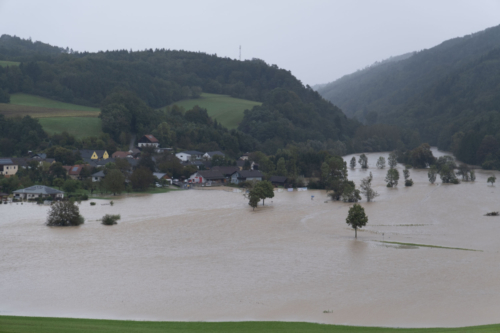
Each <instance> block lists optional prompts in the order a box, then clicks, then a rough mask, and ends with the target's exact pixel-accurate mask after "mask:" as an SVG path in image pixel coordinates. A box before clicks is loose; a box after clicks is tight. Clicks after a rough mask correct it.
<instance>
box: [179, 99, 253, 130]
mask: <svg viewBox="0 0 500 333" xmlns="http://www.w3.org/2000/svg"><path fill="white" fill-rule="evenodd" d="M174 104H175V105H177V106H181V107H183V108H184V109H185V110H190V109H192V108H193V107H194V106H196V105H198V106H199V107H201V108H204V109H207V112H208V115H209V116H210V117H212V118H213V119H216V120H217V122H219V123H220V124H222V125H223V126H224V127H227V128H229V129H233V128H236V127H238V125H239V124H240V122H241V120H242V119H243V112H244V111H245V110H247V109H248V110H251V109H252V108H253V107H254V106H256V105H261V104H262V103H260V102H255V101H249V100H246V99H240V98H233V97H231V96H228V95H218V94H208V93H203V94H201V97H200V98H197V99H186V100H182V101H179V102H175V103H173V104H172V105H174Z"/></svg>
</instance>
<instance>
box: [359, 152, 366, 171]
mask: <svg viewBox="0 0 500 333" xmlns="http://www.w3.org/2000/svg"><path fill="white" fill-rule="evenodd" d="M358 163H359V165H361V169H368V157H366V155H365V154H361V155H360V156H359V160H358Z"/></svg>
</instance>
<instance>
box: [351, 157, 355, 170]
mask: <svg viewBox="0 0 500 333" xmlns="http://www.w3.org/2000/svg"><path fill="white" fill-rule="evenodd" d="M350 163H351V169H354V168H355V167H356V157H354V156H353V157H352V158H351V162H350Z"/></svg>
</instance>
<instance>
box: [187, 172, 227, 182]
mask: <svg viewBox="0 0 500 333" xmlns="http://www.w3.org/2000/svg"><path fill="white" fill-rule="evenodd" d="M225 180H226V178H225V177H224V175H223V174H222V173H221V172H220V171H214V170H201V171H198V172H196V173H194V174H192V175H191V177H189V181H190V182H191V183H195V184H207V183H208V184H213V183H219V184H220V183H224V182H225Z"/></svg>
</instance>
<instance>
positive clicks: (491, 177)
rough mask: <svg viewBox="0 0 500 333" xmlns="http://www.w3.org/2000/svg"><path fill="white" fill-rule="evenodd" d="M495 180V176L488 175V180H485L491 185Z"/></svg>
mask: <svg viewBox="0 0 500 333" xmlns="http://www.w3.org/2000/svg"><path fill="white" fill-rule="evenodd" d="M496 180H497V177H495V176H490V177H488V181H487V182H488V183H491V186H493V184H495V182H496Z"/></svg>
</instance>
